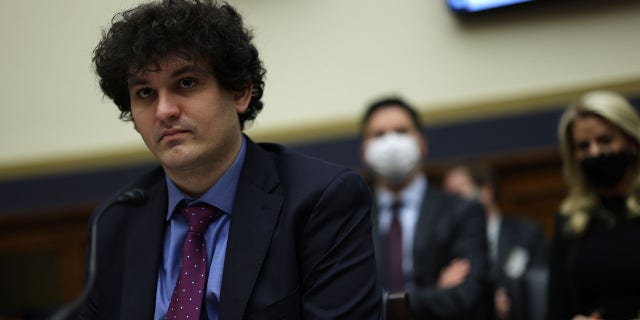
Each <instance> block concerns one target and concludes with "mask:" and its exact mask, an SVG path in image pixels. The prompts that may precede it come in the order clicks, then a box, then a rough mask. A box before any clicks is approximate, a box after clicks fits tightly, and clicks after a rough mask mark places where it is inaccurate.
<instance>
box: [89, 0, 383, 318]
mask: <svg viewBox="0 0 640 320" xmlns="http://www.w3.org/2000/svg"><path fill="white" fill-rule="evenodd" d="M251 40H252V34H251V32H250V31H248V30H247V29H246V28H245V27H244V26H243V22H242V18H241V16H240V14H239V13H238V12H237V11H236V10H235V9H234V8H233V7H232V6H230V5H229V4H226V3H223V4H219V3H217V2H215V1H205V0H201V1H198V0H164V1H160V2H152V3H148V4H142V5H139V6H138V7H136V8H134V9H131V10H128V11H124V12H122V13H120V14H118V15H116V16H115V17H114V18H113V20H112V25H111V27H110V29H109V30H108V31H107V32H105V33H103V36H102V39H101V41H100V42H99V44H98V46H97V47H96V49H95V52H94V58H93V61H94V63H95V66H96V72H97V74H98V76H99V78H100V87H101V88H102V90H103V92H104V94H105V95H106V96H108V97H109V98H110V99H112V100H113V101H114V103H115V104H116V105H117V106H118V108H119V110H120V118H121V119H123V120H130V121H132V122H133V125H134V128H135V130H136V131H137V132H138V133H139V134H140V135H141V137H142V139H143V140H144V142H145V144H146V145H147V147H148V148H149V150H150V151H151V152H152V153H153V154H154V156H155V157H156V158H157V160H158V161H159V163H160V166H159V167H158V168H156V169H154V170H152V171H151V172H149V173H146V174H144V175H142V176H141V177H140V178H138V179H137V180H135V181H133V182H131V183H130V184H129V185H127V186H125V187H124V188H122V190H121V191H120V192H117V193H116V194H114V196H113V197H112V198H111V199H109V200H107V201H105V203H104V204H103V205H101V206H100V207H98V209H96V212H100V211H102V210H106V211H105V213H104V215H103V216H102V217H103V218H101V219H99V220H98V224H97V228H96V229H95V230H97V232H96V233H95V234H97V239H98V245H97V251H96V252H95V253H96V257H97V270H98V275H97V278H96V282H95V286H94V287H93V290H92V291H91V294H90V296H89V299H88V301H87V303H86V304H85V305H84V306H83V308H82V311H81V315H80V317H81V318H82V319H98V318H99V319H167V318H168V319H284V318H286V319H378V318H379V305H380V301H381V290H380V289H379V287H378V284H377V282H376V277H375V275H376V266H375V259H374V253H373V245H372V238H371V223H370V218H369V211H370V206H371V198H370V194H369V191H368V188H367V186H366V184H365V183H364V181H363V180H362V179H361V178H360V177H359V176H358V175H357V174H356V173H354V172H352V171H349V170H347V169H344V168H340V167H338V166H335V165H332V164H328V163H326V162H323V161H320V160H317V159H313V158H310V157H306V156H303V155H300V154H296V153H294V152H292V151H290V150H288V149H286V148H284V147H282V146H279V145H276V144H256V143H254V142H252V141H251V139H250V138H249V137H247V136H246V135H244V134H243V133H242V130H243V129H244V126H245V123H246V122H247V121H251V120H253V119H255V117H256V115H257V114H258V112H260V111H261V110H262V108H263V103H262V102H261V101H260V99H261V97H262V93H263V88H264V80H263V78H264V74H265V70H264V68H263V66H262V62H261V61H260V59H259V56H258V51H257V49H256V48H255V46H254V45H253V44H252V42H251ZM132 189H141V190H143V191H144V193H145V194H146V195H147V197H146V198H147V199H148V200H147V201H146V202H145V203H143V204H137V205H133V204H126V203H119V204H116V205H112V206H110V205H109V203H112V202H113V199H118V198H119V195H121V194H123V192H125V191H126V190H132ZM94 220H96V215H95V214H94V215H93V216H92V221H94ZM88 256H90V255H88Z"/></svg>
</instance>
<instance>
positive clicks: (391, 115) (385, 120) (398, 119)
mask: <svg viewBox="0 0 640 320" xmlns="http://www.w3.org/2000/svg"><path fill="white" fill-rule="evenodd" d="M390 132H395V133H400V134H408V135H412V136H414V137H415V138H416V139H417V140H418V141H420V143H421V149H422V154H423V155H424V154H425V153H426V143H425V139H424V137H423V136H422V134H421V133H420V132H419V131H418V128H416V126H415V125H414V124H413V121H411V117H410V116H409V114H408V113H407V112H406V111H405V110H403V109H402V108H400V107H393V106H391V107H384V108H381V109H378V110H377V111H375V112H374V113H373V114H372V115H371V117H370V118H369V121H368V123H367V124H366V127H365V129H364V144H365V145H366V144H367V143H368V142H369V141H371V140H372V139H374V138H377V137H380V136H383V135H385V134H387V133H390Z"/></svg>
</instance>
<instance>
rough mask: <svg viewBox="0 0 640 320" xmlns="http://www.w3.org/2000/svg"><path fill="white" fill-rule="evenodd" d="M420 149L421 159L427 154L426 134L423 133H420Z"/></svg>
mask: <svg viewBox="0 0 640 320" xmlns="http://www.w3.org/2000/svg"><path fill="white" fill-rule="evenodd" d="M419 141H420V151H421V152H422V159H424V158H426V157H427V154H429V141H428V140H427V136H426V135H424V134H421V135H420V138H419Z"/></svg>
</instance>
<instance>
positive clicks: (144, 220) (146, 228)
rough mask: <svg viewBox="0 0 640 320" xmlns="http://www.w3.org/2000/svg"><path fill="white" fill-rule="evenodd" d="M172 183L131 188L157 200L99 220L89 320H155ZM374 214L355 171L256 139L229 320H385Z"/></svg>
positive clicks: (230, 262)
mask: <svg viewBox="0 0 640 320" xmlns="http://www.w3.org/2000/svg"><path fill="white" fill-rule="evenodd" d="M164 176H165V175H164V172H163V170H162V169H161V168H158V169H156V170H154V171H152V172H150V173H148V174H147V175H145V176H143V177H141V178H140V179H138V180H137V181H135V182H133V183H131V184H130V185H128V186H126V187H125V188H123V189H122V191H126V190H129V189H132V188H141V189H143V190H145V192H146V193H147V194H148V196H149V200H148V201H147V203H146V204H144V205H142V206H130V205H116V206H114V207H112V208H111V209H109V210H108V211H107V212H106V213H105V215H104V216H103V218H102V220H101V221H100V223H99V226H98V230H99V231H98V241H99V242H98V251H97V257H98V278H97V283H96V286H95V287H94V290H93V291H92V293H91V295H90V298H89V301H88V302H87V304H86V305H85V306H84V308H83V310H82V314H81V318H82V319H152V317H153V313H154V307H155V300H156V299H155V295H156V283H157V275H158V268H159V264H160V263H161V261H162V248H163V239H164V234H163V233H164V230H165V223H166V221H165V214H166V210H167V187H166V182H165V178H164ZM118 194H119V193H118ZM118 194H116V195H114V197H117V195H118ZM108 202H109V201H106V202H105V203H108ZM370 206H371V197H370V193H369V191H368V188H367V186H366V184H365V183H364V181H363V180H362V179H361V178H360V177H359V176H358V175H357V174H355V173H354V172H352V171H349V170H347V169H344V168H341V167H338V166H335V165H332V164H329V163H326V162H323V161H320V160H317V159H313V158H309V157H306V156H303V155H300V154H296V153H293V152H291V151H288V150H287V149H286V148H283V147H281V146H278V145H275V144H261V145H259V144H255V143H253V142H252V141H251V140H250V139H248V138H247V152H246V157H245V163H244V166H243V169H242V173H241V176H240V180H239V184H238V189H237V193H236V198H235V201H234V207H233V213H232V215H231V222H230V227H229V239H228V244H227V252H226V256H225V266H224V271H223V279H222V288H221V294H220V312H219V317H220V319H222V320H227V319H378V318H379V307H380V301H381V290H380V289H379V287H378V284H377V281H376V276H375V275H376V265H375V258H374V249H373V243H372V237H371V222H370ZM100 209H101V207H99V208H98V209H96V212H97V211H98V210H100Z"/></svg>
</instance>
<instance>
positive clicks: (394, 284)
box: [387, 201, 404, 292]
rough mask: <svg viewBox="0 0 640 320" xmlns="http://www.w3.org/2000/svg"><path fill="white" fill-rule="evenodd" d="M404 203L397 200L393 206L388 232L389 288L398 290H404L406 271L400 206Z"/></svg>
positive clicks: (392, 290)
mask: <svg viewBox="0 0 640 320" xmlns="http://www.w3.org/2000/svg"><path fill="white" fill-rule="evenodd" d="M401 207H402V203H400V202H399V201H396V202H394V203H393V205H392V206H391V225H390V226H389V232H388V233H387V259H388V261H387V266H388V280H387V281H388V283H387V284H388V290H389V291H391V292H398V291H402V290H404V273H403V271H402V225H400V219H399V217H398V216H399V215H400V208H401Z"/></svg>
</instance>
